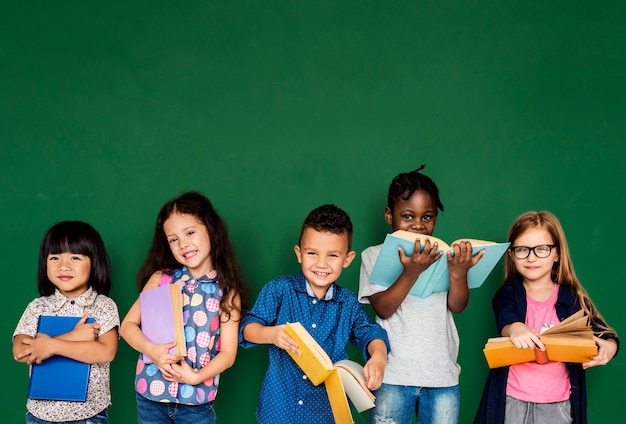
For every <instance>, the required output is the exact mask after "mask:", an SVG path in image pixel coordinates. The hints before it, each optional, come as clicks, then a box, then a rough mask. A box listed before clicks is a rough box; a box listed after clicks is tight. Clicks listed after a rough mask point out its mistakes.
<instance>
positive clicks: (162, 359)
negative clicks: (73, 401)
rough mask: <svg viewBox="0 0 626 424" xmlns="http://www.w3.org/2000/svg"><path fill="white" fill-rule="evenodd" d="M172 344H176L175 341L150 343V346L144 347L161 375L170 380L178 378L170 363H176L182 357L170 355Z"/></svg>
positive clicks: (178, 375)
mask: <svg viewBox="0 0 626 424" xmlns="http://www.w3.org/2000/svg"><path fill="white" fill-rule="evenodd" d="M174 346H176V342H170V343H161V344H156V343H152V344H151V346H150V348H149V349H146V352H144V353H145V354H146V355H148V356H149V357H150V359H152V362H154V365H156V366H157V367H159V370H160V371H161V374H163V377H164V378H165V379H166V380H168V379H172V380H171V381H175V380H173V379H175V378H180V374H178V373H177V372H176V371H174V370H173V368H172V364H176V363H177V362H180V361H181V359H182V358H181V357H180V356H176V355H172V354H171V353H170V349H171V348H173V347H174Z"/></svg>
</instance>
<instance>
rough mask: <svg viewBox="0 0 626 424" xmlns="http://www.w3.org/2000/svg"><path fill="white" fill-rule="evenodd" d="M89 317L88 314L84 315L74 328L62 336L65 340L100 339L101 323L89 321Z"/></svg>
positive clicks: (83, 340)
mask: <svg viewBox="0 0 626 424" xmlns="http://www.w3.org/2000/svg"><path fill="white" fill-rule="evenodd" d="M87 318H89V315H88V314H85V315H83V316H82V317H81V319H80V320H79V321H78V322H77V323H76V325H75V326H74V329H73V330H72V331H70V332H69V333H66V334H64V335H63V336H62V338H63V340H70V341H75V342H91V341H94V340H98V334H99V333H100V324H98V323H97V322H91V323H87V322H86V321H87Z"/></svg>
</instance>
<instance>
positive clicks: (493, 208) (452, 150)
mask: <svg viewBox="0 0 626 424" xmlns="http://www.w3.org/2000/svg"><path fill="white" fill-rule="evenodd" d="M625 15H626V3H624V2H622V1H619V0H615V1H608V0H598V1H595V2H590V1H576V0H554V1H535V0H526V1H502V0H483V1H469V0H466V1H463V0H459V1H445V0H444V1H424V0H422V1H394V2H391V1H372V0H369V1H367V0H362V1H341V0H335V1H328V0H317V1H310V0H301V1H286V0H283V1H277V0H265V1H249V0H239V1H230V2H219V1H208V0H205V1H189V2H173V1H164V0H151V1H145V0H135V1H118V0H113V1H107V2H92V1H78V0H74V1H69V0H68V1H13V2H3V4H2V6H0V60H1V64H0V143H1V144H0V222H1V224H0V240H1V244H0V246H1V249H2V251H1V255H0V265H1V273H2V275H3V287H4V292H3V294H2V296H0V302H1V303H0V304H1V309H2V316H3V319H2V321H1V334H0V335H1V338H0V339H1V340H2V345H1V346H2V349H1V350H0V355H1V356H0V357H1V358H2V360H3V361H2V363H3V364H4V366H5V368H4V372H3V376H4V380H5V383H3V384H2V388H1V389H0V390H1V393H2V398H3V399H4V401H5V402H4V404H5V406H4V410H3V416H4V417H5V418H3V420H4V421H5V422H10V423H14V422H15V423H17V422H23V418H22V417H23V414H24V412H25V406H24V404H25V401H26V396H25V394H26V388H27V384H28V377H27V367H26V366H25V365H23V364H19V363H16V362H14V361H13V359H12V357H11V335H12V332H13V330H14V328H15V325H16V323H17V320H18V319H19V317H20V315H21V313H22V311H23V309H24V308H25V306H26V304H27V303H28V302H29V301H30V300H31V299H33V298H34V297H36V296H37V291H36V285H35V274H36V266H37V249H38V244H39V242H40V239H41V236H42V234H43V233H44V231H45V230H46V229H47V228H48V227H49V226H51V225H52V224H54V223H55V222H57V221H59V220H65V219H80V220H85V221H88V222H90V223H91V224H93V225H94V226H95V227H96V228H97V229H98V230H99V231H100V232H101V234H102V236H103V238H104V240H105V242H106V245H107V248H108V251H109V254H110V256H111V259H112V264H113V275H114V287H113V290H112V294H111V296H112V297H113V298H114V299H115V300H116V302H117V303H118V305H119V308H120V313H121V314H122V316H123V315H124V314H125V312H126V311H127V310H128V308H129V306H130V305H131V303H132V302H133V301H134V299H135V297H136V295H137V293H136V292H135V286H134V281H133V278H134V274H135V271H136V269H137V267H138V265H139V264H140V262H141V261H142V259H143V257H144V254H145V252H146V249H147V246H148V243H149V239H150V236H151V230H152V226H153V220H154V218H155V216H156V213H157V211H158V209H159V208H160V206H161V205H162V203H163V202H165V201H166V200H168V199H170V198H171V197H173V196H176V195H178V194H179V193H181V192H182V191H185V190H190V189H194V190H200V191H202V192H204V193H205V194H207V195H208V196H209V197H210V198H211V199H212V201H213V202H214V203H215V205H216V207H217V208H218V210H219V211H220V213H221V214H222V215H223V216H224V218H225V219H226V221H227V223H228V225H229V228H230V231H231V233H232V238H233V240H234V243H235V245H236V248H237V252H238V255H239V256H240V259H241V262H242V264H243V267H244V270H245V273H246V276H247V278H248V281H249V285H250V293H251V299H252V300H254V299H255V298H256V295H257V293H258V291H259V290H260V288H261V287H262V285H263V284H264V283H265V282H267V281H268V280H270V279H271V278H273V277H275V276H277V275H279V274H283V273H293V272H296V271H297V270H298V264H297V262H296V260H295V257H294V255H293V251H292V247H293V245H294V244H295V242H296V240H297V232H298V228H299V225H300V223H301V221H302V219H303V218H304V216H305V215H306V213H307V212H308V211H309V210H310V209H312V208H314V207H316V206H318V205H320V204H323V203H336V204H338V205H339V206H341V207H342V208H344V209H346V210H347V211H348V212H349V213H350V214H351V216H352V219H353V222H354V225H355V231H356V232H355V239H354V247H355V249H356V250H357V251H359V252H360V251H361V250H363V249H364V248H365V247H367V246H369V245H372V244H376V243H379V242H381V241H382V239H383V238H384V235H385V233H386V232H387V231H388V227H387V225H386V224H385V223H384V221H383V215H382V213H383V208H384V206H385V200H386V189H387V186H388V183H389V181H390V179H391V178H392V177H393V176H395V175H396V174H397V173H398V172H401V171H408V170H411V169H414V168H416V167H417V166H419V165H420V164H422V163H425V164H427V168H426V173H427V174H428V175H430V176H431V177H432V178H433V179H434V180H435V181H436V182H437V183H438V185H439V187H440V189H441V194H442V199H443V202H444V205H445V213H444V214H443V215H441V216H440V219H439V221H438V222H439V223H438V225H437V229H436V232H435V234H436V235H438V236H439V237H441V238H443V239H446V240H453V239H455V238H457V237H461V236H469V237H475V238H484V239H492V240H504V239H505V237H506V232H507V229H508V225H509V224H510V222H511V221H512V220H513V219H514V218H515V217H516V216H518V215H519V214H520V213H522V212H524V211H526V210H531V209H535V210H536V209H548V210H551V211H553V212H554V213H555V214H556V215H557V216H559V217H560V219H561V220H562V223H563V225H564V227H565V230H566V233H567V235H568V238H569V242H570V245H571V250H572V255H573V259H574V263H575V265H576V269H577V272H578V274H579V277H580V278H581V280H582V281H583V284H584V285H585V287H586V288H587V289H588V291H589V293H590V295H591V297H592V298H593V299H594V301H595V302H596V305H597V306H598V307H599V309H600V310H601V312H602V313H603V314H604V316H605V318H606V319H607V320H608V321H609V323H611V324H612V325H613V326H614V327H616V329H617V330H618V331H619V330H622V329H623V328H624V318H623V317H624V312H623V307H624V306H623V302H624V300H623V299H624V297H625V295H626V289H625V288H624V287H625V286H626V284H624V278H623V274H624V272H623V268H622V266H623V260H621V258H622V252H623V250H624V236H625V231H624V218H623V211H624V208H625V206H626V202H625V200H624V198H625V196H624V195H625V194H626V191H625V187H626V176H625V175H626V172H625V171H626V156H625V154H626V152H625V150H626V148H625V143H626V119H625V117H626V26H625V25H624V16H625ZM359 265H360V261H359V260H357V261H355V263H354V264H353V265H352V266H351V267H350V268H349V269H348V270H347V271H346V272H345V273H344V275H343V278H342V281H341V282H342V283H343V285H345V286H347V287H349V288H351V289H353V290H356V289H357V283H358V268H359ZM501 278H502V267H501V266H499V267H497V269H496V271H494V272H493V274H492V275H491V276H490V278H489V279H488V280H487V282H486V283H485V284H484V285H483V287H482V288H480V289H477V290H473V291H472V293H471V299H470V304H469V306H468V308H467V309H466V311H465V312H463V313H462V314H460V315H458V316H457V317H456V322H457V326H458V328H459V332H460V337H461V353H460V358H459V361H460V363H461V365H462V367H463V371H462V374H461V391H462V407H461V423H468V422H470V421H471V418H472V417H473V414H474V411H475V409H476V406H477V403H478V400H479V395H480V391H481V390H482V385H483V381H484V378H485V376H486V373H487V366H486V364H485V361H484V358H483V357H482V351H481V348H482V345H483V344H484V341H485V339H486V338H487V337H489V336H493V335H495V334H494V332H495V326H494V323H493V317H492V313H491V308H490V301H491V297H492V295H493V293H494V291H495V290H496V288H497V286H498V285H499V284H501ZM416 342H419V341H416ZM351 353H352V354H354V351H351ZM135 358H136V353H135V352H134V351H133V350H132V349H130V348H129V346H128V345H127V344H126V343H125V342H124V341H123V340H122V341H120V346H119V350H118V354H117V357H116V359H115V361H114V362H113V364H112V396H113V406H112V407H111V409H110V417H111V422H112V423H116V424H117V423H132V422H135V421H136V418H135V398H134V390H133V375H134V365H135ZM266 362H267V349H266V348H265V347H258V348H254V349H249V350H245V351H244V350H241V351H240V354H239V356H238V359H237V362H236V363H235V365H234V366H233V367H232V368H231V369H230V370H228V371H226V372H225V373H224V374H223V376H222V377H223V379H222V385H221V386H220V393H219V395H218V398H217V401H216V410H217V413H218V416H219V422H222V423H250V422H254V408H255V404H256V400H257V393H258V390H259V386H260V383H261V379H262V377H263V374H264V371H265V367H266ZM587 375H588V379H589V390H588V393H589V419H590V422H591V423H606V422H611V421H613V417H614V416H615V415H616V414H617V412H618V410H621V408H620V406H619V405H620V402H623V394H622V393H621V392H620V391H619V390H615V388H616V387H620V386H621V383H622V382H623V381H624V380H625V379H626V370H625V369H624V360H623V355H622V356H621V357H620V356H618V357H617V358H616V359H615V360H614V361H613V362H612V363H611V364H609V366H607V367H598V368H596V369H592V370H590V371H589V372H588V373H587ZM355 420H356V421H357V422H366V420H367V414H362V415H357V416H355Z"/></svg>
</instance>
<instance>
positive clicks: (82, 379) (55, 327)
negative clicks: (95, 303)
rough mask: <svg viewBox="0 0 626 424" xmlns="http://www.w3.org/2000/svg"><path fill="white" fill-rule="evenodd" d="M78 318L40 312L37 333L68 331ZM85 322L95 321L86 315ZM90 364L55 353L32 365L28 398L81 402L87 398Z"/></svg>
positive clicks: (49, 333) (53, 334) (59, 333)
mask: <svg viewBox="0 0 626 424" xmlns="http://www.w3.org/2000/svg"><path fill="white" fill-rule="evenodd" d="M80 318H81V317H71V316H50V315H41V316H40V317H39V324H38V326H37V332H38V333H43V334H47V335H48V336H50V337H55V336H59V335H61V334H65V333H68V332H70V331H72V330H73V329H74V327H75V326H76V323H77V322H78V321H79V320H80ZM87 322H95V321H94V319H93V318H88V319H87ZM90 370H91V365H90V364H87V363H85V362H80V361H77V360H75V359H71V358H66V357H65V356H60V355H54V356H52V357H50V358H48V359H46V360H45V361H43V362H42V363H41V364H33V365H32V367H31V371H30V382H29V386H28V398H29V399H41V400H63V401H76V402H84V401H85V400H86V399H87V386H88V385H89V371H90Z"/></svg>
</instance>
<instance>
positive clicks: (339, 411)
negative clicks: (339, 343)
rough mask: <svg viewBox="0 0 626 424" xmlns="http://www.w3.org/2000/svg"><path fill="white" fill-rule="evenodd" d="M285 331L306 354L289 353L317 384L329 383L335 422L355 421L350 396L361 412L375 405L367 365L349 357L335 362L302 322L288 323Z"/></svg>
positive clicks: (314, 383)
mask: <svg viewBox="0 0 626 424" xmlns="http://www.w3.org/2000/svg"><path fill="white" fill-rule="evenodd" d="M285 331H286V332H287V334H288V335H289V337H291V338H292V339H293V340H294V341H295V342H296V343H297V344H298V348H299V349H300V352H301V353H302V356H297V355H296V354H294V353H292V352H289V351H288V352H287V353H289V355H290V356H291V357H292V358H293V360H294V361H296V363H297V364H298V365H299V366H300V368H301V369H302V371H304V373H305V374H306V375H307V377H308V378H309V380H311V382H312V383H313V385H315V386H318V385H320V384H322V383H324V385H325V386H326V393H327V394H328V399H329V401H330V407H331V409H332V411H333V416H334V418H335V423H337V424H346V423H347V424H352V423H354V420H353V419H352V413H351V412H350V405H349V404H348V398H350V401H351V402H352V404H353V405H354V407H355V408H356V410H357V411H359V412H363V411H365V410H367V409H370V408H373V407H374V400H375V399H376V398H375V397H374V395H373V394H372V392H371V391H370V390H369V389H368V388H367V387H366V386H365V377H364V376H363V367H362V366H361V365H360V364H358V363H357V362H354V361H351V360H349V359H346V360H343V361H337V362H336V363H334V364H333V362H332V360H331V359H330V357H329V356H328V354H327V353H326V352H325V351H324V349H322V347H321V346H320V345H319V343H318V342H317V341H316V340H315V339H314V338H313V336H311V334H310V333H309V332H308V331H307V330H306V329H305V328H304V327H303V326H302V324H300V323H299V322H291V323H287V325H286V326H285ZM346 395H347V397H346Z"/></svg>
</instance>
